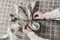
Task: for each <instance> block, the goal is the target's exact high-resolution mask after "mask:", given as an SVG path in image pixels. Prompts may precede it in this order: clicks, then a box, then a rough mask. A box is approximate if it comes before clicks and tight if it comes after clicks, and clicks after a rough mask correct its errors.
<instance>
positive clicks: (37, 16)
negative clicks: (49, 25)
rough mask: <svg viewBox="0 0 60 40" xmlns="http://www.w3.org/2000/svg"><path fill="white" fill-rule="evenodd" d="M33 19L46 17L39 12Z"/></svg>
mask: <svg viewBox="0 0 60 40" xmlns="http://www.w3.org/2000/svg"><path fill="white" fill-rule="evenodd" d="M33 19H44V17H43V14H42V13H41V12H39V11H37V12H36V13H34V15H33Z"/></svg>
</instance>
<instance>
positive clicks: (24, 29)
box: [23, 24, 32, 35]
mask: <svg viewBox="0 0 60 40" xmlns="http://www.w3.org/2000/svg"><path fill="white" fill-rule="evenodd" d="M29 32H32V30H31V29H29V28H28V26H27V24H26V25H24V26H23V33H24V34H26V35H28V33H29Z"/></svg>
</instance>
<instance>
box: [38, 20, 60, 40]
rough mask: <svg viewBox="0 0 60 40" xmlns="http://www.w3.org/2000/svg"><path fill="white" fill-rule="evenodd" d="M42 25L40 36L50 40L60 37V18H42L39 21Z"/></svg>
mask: <svg viewBox="0 0 60 40" xmlns="http://www.w3.org/2000/svg"><path fill="white" fill-rule="evenodd" d="M38 22H40V23H41V24H42V25H41V29H40V30H41V31H40V33H39V36H40V37H43V38H47V39H50V40H59V39H60V25H59V24H60V21H59V20H41V21H38Z"/></svg>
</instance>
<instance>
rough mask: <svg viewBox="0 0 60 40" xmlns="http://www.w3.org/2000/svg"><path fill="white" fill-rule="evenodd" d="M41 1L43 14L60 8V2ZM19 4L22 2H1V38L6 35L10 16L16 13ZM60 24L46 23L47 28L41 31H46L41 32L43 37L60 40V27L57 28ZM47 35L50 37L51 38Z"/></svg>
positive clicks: (54, 0) (1, 0) (56, 0)
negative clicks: (15, 6)
mask: <svg viewBox="0 0 60 40" xmlns="http://www.w3.org/2000/svg"><path fill="white" fill-rule="evenodd" d="M26 1H27V0H26ZM28 1H30V2H31V0H28ZM34 1H35V0H34ZM39 1H40V7H39V11H40V12H43V13H44V12H49V11H51V10H53V9H55V8H59V7H60V0H39ZM23 2H24V0H23ZM19 3H20V0H0V36H1V35H4V34H6V29H7V27H9V26H10V24H11V22H10V17H9V14H10V13H12V14H14V13H15V9H14V5H15V4H16V5H19ZM59 22H60V21H59ZM59 22H55V21H53V22H50V21H48V23H47V22H45V24H44V25H46V28H45V29H41V30H44V31H42V32H41V34H42V35H41V36H42V37H44V38H49V39H51V40H59V39H60V34H59V33H60V32H59V30H60V27H59V26H57V25H59V24H60V23H59ZM42 23H44V22H42ZM52 24H54V25H52ZM50 31H51V32H50ZM46 35H49V36H50V37H48V36H46Z"/></svg>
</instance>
